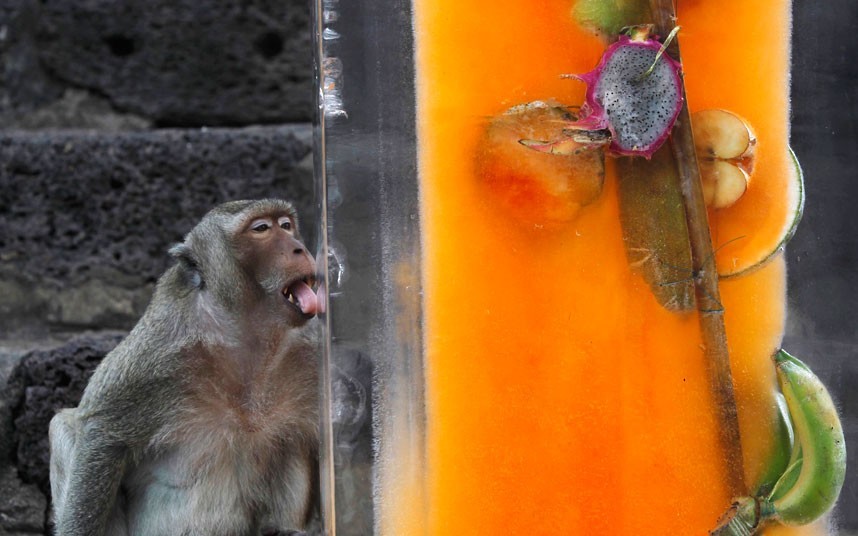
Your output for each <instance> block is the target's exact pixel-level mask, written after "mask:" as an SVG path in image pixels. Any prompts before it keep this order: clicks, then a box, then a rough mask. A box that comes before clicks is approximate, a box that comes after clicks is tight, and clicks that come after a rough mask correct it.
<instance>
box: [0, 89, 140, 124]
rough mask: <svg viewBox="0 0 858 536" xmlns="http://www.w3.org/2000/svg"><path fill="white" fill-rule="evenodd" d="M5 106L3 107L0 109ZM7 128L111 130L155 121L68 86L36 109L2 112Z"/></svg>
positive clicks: (1, 116)
mask: <svg viewBox="0 0 858 536" xmlns="http://www.w3.org/2000/svg"><path fill="white" fill-rule="evenodd" d="M0 109H2V108H0ZM0 119H2V121H3V125H4V126H5V127H6V128H7V129H21V130H40V129H51V128H79V129H95V130H102V131H108V132H118V131H121V130H145V129H147V128H149V127H151V126H152V121H151V120H149V119H147V118H145V117H140V116H137V115H134V114H129V113H120V112H117V111H116V110H114V109H113V106H112V105H111V103H110V101H109V100H107V99H106V98H104V97H101V96H98V95H95V94H93V93H90V92H88V91H84V90H81V89H66V90H65V91H64V92H63V94H62V96H61V97H60V98H58V99H56V100H54V101H52V102H50V103H48V104H46V105H44V106H41V107H39V108H36V109H33V110H24V111H20V110H15V111H7V112H6V113H0Z"/></svg>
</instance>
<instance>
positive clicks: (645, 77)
mask: <svg viewBox="0 0 858 536" xmlns="http://www.w3.org/2000/svg"><path fill="white" fill-rule="evenodd" d="M649 29H650V28H649V27H638V28H635V29H632V31H631V32H630V33H631V35H623V36H620V39H619V40H618V41H617V42H616V43H614V44H612V45H611V46H610V47H608V49H607V50H605V53H604V54H603V55H602V59H601V61H600V62H599V65H598V66H597V67H596V68H595V69H593V70H592V71H590V72H589V73H586V74H582V75H577V76H574V78H577V79H579V80H581V81H583V82H584V83H586V84H587V92H586V95H585V102H584V105H583V106H582V107H581V111H582V114H581V119H580V120H578V121H577V122H575V123H572V124H570V125H569V128H570V129H572V130H580V129H584V130H600V129H608V130H609V131H610V132H611V146H610V150H611V152H612V153H615V154H619V155H629V156H644V157H646V158H649V157H651V156H652V154H653V153H654V152H655V151H657V150H658V148H659V147H661V145H662V144H663V143H664V141H665V140H666V139H667V137H668V136H669V135H670V131H671V129H672V128H673V124H674V123H675V122H676V118H677V116H679V111H680V109H681V108H682V79H681V78H680V73H681V69H682V67H681V66H680V64H679V62H677V61H675V60H674V59H673V58H671V57H669V56H668V55H667V54H660V51H662V49H663V45H662V44H661V43H660V42H659V41H658V40H656V39H654V38H652V37H651V36H650V32H649Z"/></svg>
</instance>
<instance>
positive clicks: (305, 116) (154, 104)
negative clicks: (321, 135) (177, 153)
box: [35, 0, 313, 126]
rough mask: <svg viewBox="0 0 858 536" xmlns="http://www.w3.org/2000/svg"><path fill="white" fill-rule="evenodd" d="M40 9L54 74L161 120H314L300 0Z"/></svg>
mask: <svg viewBox="0 0 858 536" xmlns="http://www.w3.org/2000/svg"><path fill="white" fill-rule="evenodd" d="M37 16H38V20H37V24H38V28H37V33H36V36H35V41H36V45H37V47H38V54H39V58H40V60H41V62H42V64H43V65H44V66H45V67H46V69H47V71H48V72H49V73H50V74H51V75H52V76H53V77H54V78H56V79H59V80H61V81H63V82H65V83H67V84H70V85H73V86H76V87H82V88H87V89H90V90H92V91H94V92H96V93H98V94H102V95H106V96H107V97H108V98H109V99H110V100H111V102H112V103H113V104H114V105H115V106H116V107H117V108H119V109H120V110H123V111H130V112H133V113H136V114H139V115H142V116H144V117H147V118H150V119H152V120H154V121H155V122H156V124H158V125H159V126H200V125H211V126H214V125H247V124H259V123H275V122H276V123H282V122H291V121H308V120H310V118H311V113H312V109H313V108H312V98H313V92H312V77H313V70H312V66H313V64H312V45H311V34H310V4H309V3H308V2H305V1H304V0H277V1H273V0H248V1H245V2H236V1H234V0H124V1H122V2H116V1H112V0H91V1H87V2H80V1H76V0H53V1H51V2H42V3H41V6H40V7H39V9H38V11H37Z"/></svg>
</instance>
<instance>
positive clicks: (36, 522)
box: [0, 467, 47, 535]
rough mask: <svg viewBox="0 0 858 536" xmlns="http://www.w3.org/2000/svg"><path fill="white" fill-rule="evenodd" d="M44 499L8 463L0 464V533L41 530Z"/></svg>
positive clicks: (38, 532) (43, 524)
mask: <svg viewBox="0 0 858 536" xmlns="http://www.w3.org/2000/svg"><path fill="white" fill-rule="evenodd" d="M46 511H47V499H46V498H45V495H44V494H43V493H42V492H41V491H39V488H38V487H36V486H35V485H33V484H25V483H23V482H22V481H21V480H20V479H19V478H18V475H17V474H16V472H15V469H14V468H12V467H6V468H5V469H4V468H0V534H4V535H13V534H20V535H23V534H43V533H44V530H45V513H46Z"/></svg>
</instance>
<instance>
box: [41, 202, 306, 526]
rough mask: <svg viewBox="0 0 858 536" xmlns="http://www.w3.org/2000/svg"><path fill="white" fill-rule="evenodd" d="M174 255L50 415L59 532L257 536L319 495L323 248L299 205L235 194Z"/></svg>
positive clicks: (302, 522) (301, 513)
mask: <svg viewBox="0 0 858 536" xmlns="http://www.w3.org/2000/svg"><path fill="white" fill-rule="evenodd" d="M170 254H171V255H172V256H173V257H174V258H175V259H176V261H177V262H176V263H175V265H174V266H172V267H171V268H170V269H168V270H167V271H166V272H165V273H164V275H163V276H162V277H161V279H160V280H159V281H158V285H157V288H156V290H155V294H154V297H153V298H152V302H151V304H150V305H149V307H148V309H147V310H146V312H145V314H144V315H143V318H142V319H141V320H140V322H139V323H138V324H137V325H136V326H135V327H134V329H133V330H132V331H131V333H130V334H129V335H128V337H127V338H126V339H125V340H124V341H123V342H122V343H120V344H119V346H117V347H116V349H115V350H113V351H112V352H110V354H108V355H107V357H105V358H104V361H103V362H102V363H101V365H100V366H99V367H98V368H97V369H96V371H95V373H94V375H93V377H92V379H91V380H90V383H89V385H88V386H87V388H86V391H85V393H84V395H83V399H82V400H81V402H80V405H79V406H78V407H77V408H74V409H66V410H62V411H61V412H60V413H58V414H57V415H56V416H55V417H54V418H53V420H52V421H51V427H50V442H51V491H52V493H53V501H54V517H55V521H56V527H57V534H58V535H60V536H101V535H105V534H106V535H109V536H126V535H127V536H156V535H157V536H162V535H164V536H167V535H170V536H172V535H175V536H180V535H181V536H189V535H200V536H203V535H204V536H245V535H247V536H259V535H273V534H293V533H295V532H298V531H301V530H303V529H305V528H306V524H307V523H308V519H309V518H310V517H311V514H312V511H313V506H314V500H313V497H314V493H316V489H317V486H316V484H317V482H316V477H315V474H316V467H317V465H316V458H317V443H318V423H317V419H318V396H317V376H318V375H317V362H316V351H315V350H316V342H315V340H314V338H315V337H314V335H313V328H312V323H309V324H308V321H309V319H310V318H311V317H312V316H313V315H314V314H316V313H317V312H318V310H319V307H320V304H321V302H320V300H319V298H318V297H317V296H316V294H315V292H314V291H313V286H314V276H315V272H316V266H315V262H314V260H313V257H312V256H311V255H310V254H309V253H308V252H307V249H306V248H305V247H304V244H303V243H302V242H301V240H300V236H299V235H298V224H297V221H296V215H295V211H294V209H293V208H292V205H291V204H289V203H287V202H285V201H280V200H262V201H234V202H230V203H226V204H223V205H220V206H218V207H217V208H215V209H214V210H212V211H211V212H209V213H208V214H207V215H206V216H205V217H204V218H203V219H202V221H201V222H200V223H199V224H198V225H197V226H196V227H194V229H193V230H191V232H190V233H188V235H187V236H186V237H185V240H184V241H183V242H182V243H180V244H178V245H176V246H174V247H173V248H172V249H171V250H170Z"/></svg>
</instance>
